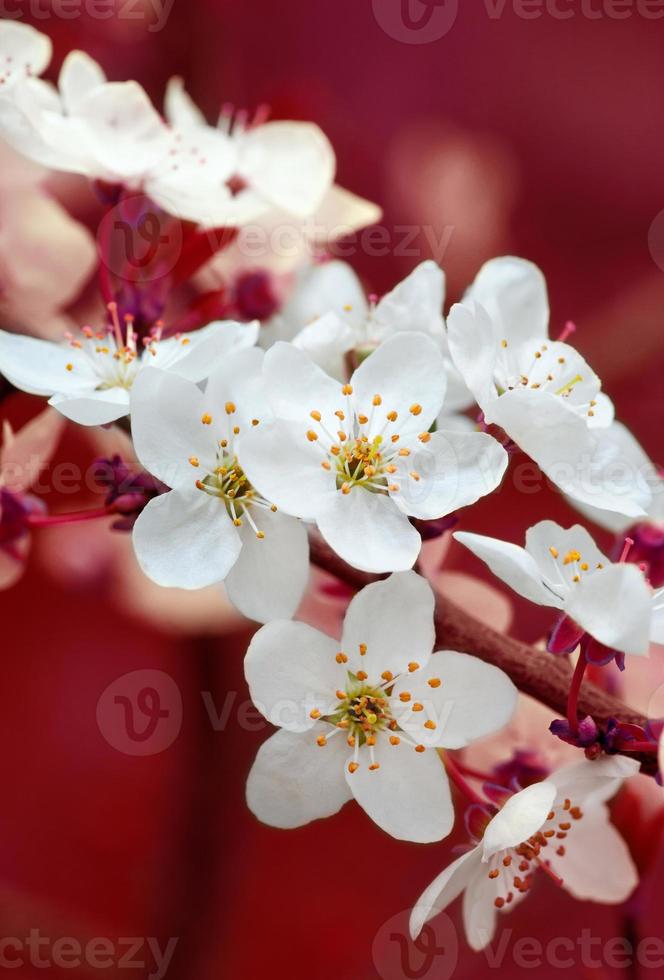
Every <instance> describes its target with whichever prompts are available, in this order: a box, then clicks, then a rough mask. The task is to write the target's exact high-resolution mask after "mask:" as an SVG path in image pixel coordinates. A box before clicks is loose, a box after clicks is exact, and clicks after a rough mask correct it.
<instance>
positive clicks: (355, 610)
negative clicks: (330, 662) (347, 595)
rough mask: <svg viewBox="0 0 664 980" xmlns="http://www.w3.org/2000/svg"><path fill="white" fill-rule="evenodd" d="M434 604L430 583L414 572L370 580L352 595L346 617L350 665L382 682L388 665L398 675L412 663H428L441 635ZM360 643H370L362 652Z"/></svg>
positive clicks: (345, 643)
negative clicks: (379, 579) (438, 636)
mask: <svg viewBox="0 0 664 980" xmlns="http://www.w3.org/2000/svg"><path fill="white" fill-rule="evenodd" d="M433 610H434V594H433V591H432V589H431V586H430V585H429V583H428V582H427V580H426V579H425V578H422V576H421V575H417V574H416V573H415V572H397V573H395V574H394V575H390V577H389V578H387V579H385V580H384V581H382V582H374V583H372V584H371V585H367V586H365V588H363V589H362V591H361V592H358V593H357V595H356V596H355V597H354V598H353V599H352V600H351V602H350V605H349V606H348V610H347V612H346V618H345V620H344V628H343V635H342V638H341V649H342V650H343V651H344V653H345V654H346V655H347V656H348V658H349V668H350V669H351V670H353V671H357V670H358V669H361V670H364V671H365V672H366V673H367V674H368V675H369V680H370V682H380V675H381V674H382V673H383V671H386V670H389V671H391V672H392V674H394V675H395V676H396V675H397V674H400V673H402V672H403V671H407V670H408V664H409V663H412V662H415V663H419V664H421V665H424V664H426V662H427V661H428V659H429V657H430V656H431V651H432V650H433V644H434V640H435V635H436V634H435V630H434V625H433ZM360 644H364V645H366V648H367V649H366V654H364V655H363V656H362V655H360V654H359V648H360Z"/></svg>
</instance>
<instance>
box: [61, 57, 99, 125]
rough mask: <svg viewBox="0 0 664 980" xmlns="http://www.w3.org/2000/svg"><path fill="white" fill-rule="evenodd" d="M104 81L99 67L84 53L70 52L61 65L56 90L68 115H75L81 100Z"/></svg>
mask: <svg viewBox="0 0 664 980" xmlns="http://www.w3.org/2000/svg"><path fill="white" fill-rule="evenodd" d="M105 81H106V75H105V74H104V72H103V70H102V68H101V66H100V65H98V64H97V62H96V61H95V60H94V59H93V58H91V57H90V56H89V55H87V54H86V53H85V51H70V52H69V54H68V55H67V57H66V58H65V60H64V61H63V63H62V68H61V69H60V76H59V78H58V89H59V91H60V95H61V96H62V101H63V104H64V107H65V109H66V111H67V112H68V113H70V114H71V113H75V112H76V111H77V109H78V107H79V105H80V104H81V100H82V99H83V98H85V96H86V95H88V93H89V92H91V91H92V90H93V89H94V88H96V87H97V86H98V85H103V84H104V82H105Z"/></svg>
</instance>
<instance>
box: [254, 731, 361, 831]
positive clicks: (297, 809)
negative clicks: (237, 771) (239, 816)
mask: <svg viewBox="0 0 664 980" xmlns="http://www.w3.org/2000/svg"><path fill="white" fill-rule="evenodd" d="M347 753H348V748H347V746H346V744H345V742H344V741H343V739H342V738H335V739H332V741H331V742H329V743H328V744H327V745H326V746H324V747H323V748H320V746H318V745H317V744H316V737H315V735H314V734H313V733H312V732H302V733H299V734H296V733H294V732H287V731H279V732H277V733H276V735H273V736H272V737H271V738H269V739H268V740H267V742H264V743H263V745H261V747H260V749H259V750H258V755H257V756H256V761H255V762H254V764H253V766H252V769H251V772H250V773H249V778H248V780H247V805H248V807H249V809H250V810H251V812H252V813H253V814H254V815H255V816H256V817H258V819H259V820H262V822H263V823H266V824H268V825H269V826H270V827H280V828H282V829H284V830H290V829H292V828H293V827H302V826H304V824H307V823H310V822H311V821H312V820H320V819H321V818H323V817H331V816H332V815H333V814H335V813H337V812H338V811H339V810H340V809H341V807H342V806H343V805H344V803H347V802H348V800H350V799H352V795H351V792H350V790H349V788H348V786H347V785H346V780H345V779H344V762H345V759H346V755H347Z"/></svg>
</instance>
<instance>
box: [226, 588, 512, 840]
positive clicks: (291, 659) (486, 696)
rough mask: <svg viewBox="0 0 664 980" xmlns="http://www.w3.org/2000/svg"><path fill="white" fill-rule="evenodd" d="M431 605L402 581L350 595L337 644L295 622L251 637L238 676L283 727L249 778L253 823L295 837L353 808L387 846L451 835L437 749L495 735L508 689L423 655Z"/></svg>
mask: <svg viewBox="0 0 664 980" xmlns="http://www.w3.org/2000/svg"><path fill="white" fill-rule="evenodd" d="M433 607H434V598H433V593H432V591H431V588H430V586H429V585H428V584H427V582H426V580H425V579H423V578H421V577H420V576H418V575H416V574H415V573H414V572H402V573H398V574H395V575H391V576H390V577H389V578H388V579H386V580H385V581H381V582H376V583H374V584H372V585H368V586H366V588H364V589H363V590H362V591H361V592H359V593H358V594H357V596H355V598H354V599H353V600H352V601H351V603H350V605H349V607H348V611H347V613H346V618H345V621H344V627H343V634H342V638H341V644H339V642H338V641H337V640H333V639H331V638H330V637H328V636H325V635H324V634H322V633H319V632H318V631H317V630H313V629H312V628H311V627H309V626H306V625H305V624H304V623H292V622H285V621H281V622H273V623H270V624H269V625H268V626H265V627H263V628H262V629H261V630H259V632H258V633H257V634H256V636H255V637H254V639H253V640H252V642H251V644H250V646H249V650H248V652H247V657H246V660H245V672H246V676H247V680H248V683H249V688H250V692H251V696H252V699H253V700H254V702H255V704H256V705H257V706H258V707H259V708H260V710H261V711H262V712H263V713H264V714H265V717H266V718H267V719H268V720H269V721H270V722H272V724H274V725H277V726H279V727H280V729H281V730H280V731H279V732H277V734H276V735H273V736H272V737H271V738H270V739H268V741H267V742H266V743H265V744H264V745H263V746H262V748H261V749H260V751H259V753H258V756H257V758H256V761H255V763H254V766H253V768H252V770H251V773H250V774H249V780H248V784H247V800H248V803H249V807H250V808H251V810H252V811H253V812H254V813H255V814H256V816H257V817H258V818H259V819H260V820H263V821H264V822H265V823H268V824H270V825H271V826H276V827H283V828H291V827H298V826H301V825H302V824H306V823H309V822H310V821H311V820H316V819H319V818H321V817H327V816H331V815H332V814H334V813H336V812H337V811H338V810H339V809H340V808H341V807H342V806H343V804H344V803H346V802H347V801H348V800H350V799H352V798H354V799H355V800H356V801H357V802H358V803H359V804H360V806H361V807H362V808H363V809H364V810H366V812H367V813H368V815H369V816H370V817H371V818H372V820H374V821H375V822H376V823H377V824H378V826H379V827H382V829H383V830H385V831H386V832H387V833H389V834H391V835H392V836H393V837H397V838H399V839H401V840H412V841H419V842H429V841H434V840H441V839H442V838H443V837H445V836H446V835H447V834H449V832H450V830H451V829H452V824H453V822H454V813H453V810H452V803H451V799H450V792H449V787H448V784H447V779H446V776H445V771H444V768H443V765H442V763H441V760H440V757H439V755H438V752H437V751H436V750H437V748H440V747H447V748H455V749H456V748H461V747H462V746H464V745H467V744H468V743H469V742H472V741H475V740H476V739H478V738H481V737H483V736H484V735H487V734H489V733H491V732H494V731H496V730H497V729H499V728H501V727H502V726H503V725H504V724H505V723H506V722H507V721H508V720H509V718H510V716H511V714H512V712H513V710H514V705H515V702H516V690H515V688H514V687H513V685H512V682H511V681H510V680H509V678H508V677H507V676H506V675H505V674H503V672H502V671H500V670H498V669H497V668H496V667H493V666H491V665H489V664H485V663H483V662H482V661H480V660H477V659H475V658H474V657H470V656H468V655H467V654H463V653H456V652H453V651H449V650H448V651H444V652H437V653H432V652H431V651H432V649H433V645H434V628H433ZM340 647H341V650H340ZM275 663H278V664H279V670H278V671H275V670H274V665H275ZM339 736H341V737H339Z"/></svg>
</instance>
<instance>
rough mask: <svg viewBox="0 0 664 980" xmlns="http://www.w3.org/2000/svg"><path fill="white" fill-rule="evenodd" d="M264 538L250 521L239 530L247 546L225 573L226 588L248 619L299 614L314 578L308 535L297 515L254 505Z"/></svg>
mask: <svg viewBox="0 0 664 980" xmlns="http://www.w3.org/2000/svg"><path fill="white" fill-rule="evenodd" d="M251 514H252V518H253V520H254V523H255V524H256V526H257V527H258V528H259V530H262V531H263V532H264V534H265V537H264V538H263V539H259V538H258V537H257V536H256V534H255V532H254V531H253V529H252V528H251V527H250V526H249V523H248V522H247V521H246V519H245V521H244V523H243V525H242V528H241V530H240V538H241V540H242V551H241V552H240V557H239V558H238V560H237V561H236V562H235V564H234V565H233V567H232V568H231V570H230V572H229V573H228V575H227V576H226V580H225V585H226V592H227V594H228V597H229V599H230V600H231V602H232V603H233V605H234V606H235V607H236V608H237V609H239V610H240V612H241V613H242V614H243V615H244V616H246V617H247V618H248V619H255V620H257V621H258V622H259V623H267V622H269V621H270V620H271V619H287V618H290V617H291V616H293V615H294V613H295V611H296V609H297V607H298V606H299V605H300V602H301V601H302V596H303V595H304V591H305V589H306V587H307V582H308V580H309V539H308V537H307V531H306V528H305V527H304V525H303V524H302V523H301V522H300V521H298V520H297V518H295V517H287V516H286V515H285V514H278V513H277V514H272V513H271V512H270V511H265V510H260V509H258V508H253V510H252V511H251Z"/></svg>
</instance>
